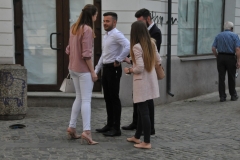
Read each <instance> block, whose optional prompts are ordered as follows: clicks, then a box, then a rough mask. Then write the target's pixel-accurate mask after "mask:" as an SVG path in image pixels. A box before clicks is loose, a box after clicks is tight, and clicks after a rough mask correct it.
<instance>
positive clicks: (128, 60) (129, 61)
mask: <svg viewBox="0 0 240 160" xmlns="http://www.w3.org/2000/svg"><path fill="white" fill-rule="evenodd" d="M123 62H126V63H127V64H131V59H130V58H128V57H126V58H125V59H124V60H123Z"/></svg>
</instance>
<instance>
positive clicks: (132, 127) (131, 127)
mask: <svg viewBox="0 0 240 160" xmlns="http://www.w3.org/2000/svg"><path fill="white" fill-rule="evenodd" d="M136 128H137V127H136V125H134V124H132V123H131V124H129V126H123V127H122V129H123V130H134V129H136Z"/></svg>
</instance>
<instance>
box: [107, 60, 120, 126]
mask: <svg viewBox="0 0 240 160" xmlns="http://www.w3.org/2000/svg"><path fill="white" fill-rule="evenodd" d="M121 76H122V67H121V65H120V66H119V67H114V66H113V64H112V65H107V66H103V75H102V86H103V91H104V99H105V102H106V110H107V125H108V126H109V127H113V128H114V129H116V130H120V120H121V112H122V106H121V102H120V99H119V88H120V79H121Z"/></svg>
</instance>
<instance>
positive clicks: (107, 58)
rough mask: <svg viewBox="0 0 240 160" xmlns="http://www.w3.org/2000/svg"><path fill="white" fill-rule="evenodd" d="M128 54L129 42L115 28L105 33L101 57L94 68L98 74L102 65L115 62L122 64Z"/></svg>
mask: <svg viewBox="0 0 240 160" xmlns="http://www.w3.org/2000/svg"><path fill="white" fill-rule="evenodd" d="M129 52H130V42H129V40H128V39H127V38H126V37H124V35H123V33H122V32H120V31H119V30H117V29H116V28H114V29H112V30H111V31H109V32H106V33H105V35H104V37H103V43H102V55H101V57H100V59H99V61H98V64H97V65H96V67H95V73H98V72H99V71H100V69H101V68H102V66H103V64H108V63H114V62H115V60H117V61H118V62H122V61H123V60H124V59H125V58H126V57H127V56H128V55H129Z"/></svg>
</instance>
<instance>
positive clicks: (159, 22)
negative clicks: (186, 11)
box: [151, 11, 177, 26]
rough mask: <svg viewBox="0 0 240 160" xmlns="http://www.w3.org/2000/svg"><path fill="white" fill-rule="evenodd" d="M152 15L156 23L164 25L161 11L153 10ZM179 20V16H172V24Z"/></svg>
mask: <svg viewBox="0 0 240 160" xmlns="http://www.w3.org/2000/svg"><path fill="white" fill-rule="evenodd" d="M151 16H152V21H153V22H154V23H155V24H156V25H161V26H162V25H163V24H164V18H163V16H160V15H159V13H157V12H155V11H151ZM176 22H177V18H174V17H172V18H171V24H172V25H173V24H175V23H176ZM165 23H166V24H168V20H166V21H165Z"/></svg>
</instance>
